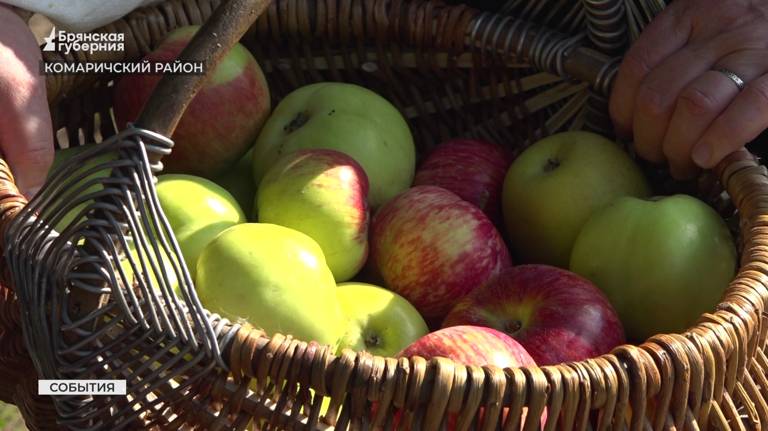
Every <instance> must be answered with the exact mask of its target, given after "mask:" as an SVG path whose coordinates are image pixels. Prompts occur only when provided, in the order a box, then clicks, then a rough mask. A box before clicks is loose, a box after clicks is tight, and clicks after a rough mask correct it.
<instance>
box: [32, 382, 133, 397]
mask: <svg viewBox="0 0 768 431" xmlns="http://www.w3.org/2000/svg"><path fill="white" fill-rule="evenodd" d="M125 392H126V385H125V380H38V381H37V393H38V395H125Z"/></svg>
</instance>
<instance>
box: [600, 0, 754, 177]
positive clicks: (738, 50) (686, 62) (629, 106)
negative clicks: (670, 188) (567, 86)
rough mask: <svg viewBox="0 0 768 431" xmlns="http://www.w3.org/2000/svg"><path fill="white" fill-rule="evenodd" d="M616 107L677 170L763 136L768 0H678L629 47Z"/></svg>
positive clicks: (706, 163) (618, 120)
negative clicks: (761, 134)
mask: <svg viewBox="0 0 768 431" xmlns="http://www.w3.org/2000/svg"><path fill="white" fill-rule="evenodd" d="M610 108H611V116H612V117H613V120H614V123H615V125H616V129H617V132H618V133H619V134H620V135H623V136H625V137H634V142H635V148H636V150H637V153H638V154H639V155H640V156H642V157H643V158H646V159H648V160H651V161H654V162H667V163H669V165H670V168H671V171H672V174H673V175H674V176H675V177H677V178H690V177H692V176H693V175H695V173H696V172H697V170H698V168H706V169H708V168H712V167H714V166H715V165H716V164H717V163H718V162H720V161H721V160H722V159H723V158H725V156H727V155H728V154H730V153H731V152H733V151H735V150H737V149H739V148H741V147H743V146H744V145H746V144H747V143H749V142H750V141H751V140H753V139H755V138H756V137H757V136H758V135H760V133H761V132H762V131H764V130H765V129H766V128H768V0H717V1H712V0H675V2H674V3H672V4H671V5H670V6H668V7H667V8H666V9H665V10H664V11H663V12H662V13H661V14H660V15H659V16H657V17H656V19H655V20H654V21H653V22H651V24H650V25H649V26H648V27H647V28H646V29H645V31H644V32H643V33H642V35H641V36H640V38H639V39H638V40H637V41H636V42H635V44H634V45H633V46H632V47H631V49H630V50H629V52H628V53H627V55H626V57H625V59H624V61H623V63H622V65H621V67H620V69H619V73H618V76H617V79H616V83H615V86H614V89H613V92H612V95H611V103H610Z"/></svg>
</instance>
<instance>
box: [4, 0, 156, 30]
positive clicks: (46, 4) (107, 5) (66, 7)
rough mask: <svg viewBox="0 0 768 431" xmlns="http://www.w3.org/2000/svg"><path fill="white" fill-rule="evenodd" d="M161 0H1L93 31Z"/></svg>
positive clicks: (67, 25) (68, 26)
mask: <svg viewBox="0 0 768 431" xmlns="http://www.w3.org/2000/svg"><path fill="white" fill-rule="evenodd" d="M157 2H158V0H65V1H64V0H0V3H6V4H9V5H12V6H16V7H19V8H22V9H25V10H28V11H31V12H36V13H39V14H41V15H44V16H46V17H47V18H48V19H50V20H51V21H53V22H54V23H55V24H56V25H57V26H60V27H62V28H63V29H65V30H69V31H83V32H84V31H90V30H93V29H95V28H97V27H100V26H102V25H105V24H109V23H110V22H113V21H116V20H118V19H119V18H122V17H123V16H125V15H127V14H128V13H130V12H131V11H133V10H134V9H136V8H138V7H141V6H146V5H149V4H153V3H157Z"/></svg>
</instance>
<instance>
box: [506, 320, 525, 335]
mask: <svg viewBox="0 0 768 431" xmlns="http://www.w3.org/2000/svg"><path fill="white" fill-rule="evenodd" d="M504 326H505V328H504V329H505V331H504V332H506V333H507V334H509V335H514V334H516V333H517V331H519V330H520V329H521V328H522V327H523V322H521V321H519V320H513V321H511V322H507V324H506V325H504Z"/></svg>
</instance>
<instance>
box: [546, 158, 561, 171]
mask: <svg viewBox="0 0 768 431" xmlns="http://www.w3.org/2000/svg"><path fill="white" fill-rule="evenodd" d="M559 167H560V160H557V159H547V164H546V165H544V172H552V171H554V170H555V169H557V168H559Z"/></svg>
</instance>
